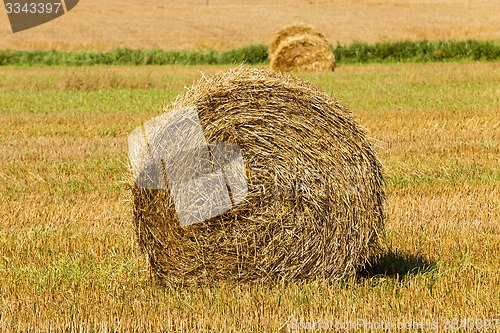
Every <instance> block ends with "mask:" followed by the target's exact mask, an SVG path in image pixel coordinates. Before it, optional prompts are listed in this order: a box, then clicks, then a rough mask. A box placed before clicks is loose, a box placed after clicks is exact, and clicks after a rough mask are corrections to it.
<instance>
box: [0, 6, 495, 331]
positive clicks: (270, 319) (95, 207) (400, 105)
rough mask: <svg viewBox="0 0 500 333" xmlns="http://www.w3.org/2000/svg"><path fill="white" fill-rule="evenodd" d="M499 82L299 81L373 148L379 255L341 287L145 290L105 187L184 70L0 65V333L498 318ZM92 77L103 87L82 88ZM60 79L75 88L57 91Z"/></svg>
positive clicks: (460, 78)
mask: <svg viewBox="0 0 500 333" xmlns="http://www.w3.org/2000/svg"><path fill="white" fill-rule="evenodd" d="M75 10H76V9H75ZM122 70H123V72H122ZM202 70H203V71H205V72H207V71H208V72H210V71H219V70H220V69H217V68H216V69H214V68H211V67H210V68H203V69H202ZM499 71H500V67H499V65H498V64H487V63H482V64H439V65H436V64H430V65H392V66H377V65H373V66H348V67H347V66H344V67H340V68H338V70H337V72H336V73H335V76H330V75H327V74H303V76H304V77H305V78H307V79H308V80H312V81H314V82H316V83H318V84H319V85H320V86H322V87H323V88H324V89H325V90H327V91H328V92H331V93H333V94H334V95H335V96H336V98H338V99H340V100H341V101H342V103H343V104H344V105H347V106H349V107H350V109H351V110H353V112H354V115H355V117H356V118H357V119H358V120H359V121H360V122H361V123H363V124H365V125H366V126H367V127H368V129H369V131H370V135H371V136H372V137H373V138H375V139H376V140H377V142H378V148H377V151H378V152H379V155H380V159H381V160H382V163H383V164H384V165H385V167H386V173H387V181H388V185H387V191H388V199H387V218H388V219H387V224H386V231H387V239H386V241H385V243H384V244H385V245H384V252H383V256H382V257H380V258H379V260H378V262H377V264H376V265H374V267H373V268H372V269H370V270H369V271H367V272H364V273H363V274H359V275H358V276H356V277H353V278H350V279H346V280H341V281H323V280H317V281H312V282H307V283H288V284H279V283H278V284H267V285H261V284H233V283H226V282H219V283H214V284H212V285H209V286H193V287H187V288H160V287H157V286H155V285H154V284H152V283H151V282H150V274H149V271H148V266H147V263H146V262H145V259H144V257H143V256H142V255H141V254H140V253H139V251H138V250H137V246H136V245H135V242H134V234H133V228H132V220H131V219H132V217H131V211H132V207H131V205H130V203H127V202H126V201H125V194H126V190H125V187H124V184H123V183H120V181H121V180H123V177H124V174H125V173H126V162H127V156H126V151H127V147H126V137H127V135H128V133H129V132H130V131H131V130H132V129H133V128H135V127H136V126H138V125H139V124H140V123H141V122H143V121H145V120H147V119H149V118H151V117H152V116H154V115H156V114H158V113H159V112H160V108H159V107H158V106H159V105H161V104H162V103H164V102H165V103H167V102H169V101H171V100H172V99H173V98H174V97H175V96H176V95H177V94H178V93H179V92H181V91H182V89H183V86H184V85H190V83H192V82H193V80H195V78H196V77H198V73H197V71H196V70H193V69H192V68H189V69H185V68H180V69H179V68H177V69H176V68H175V67H170V68H163V67H162V68H142V67H135V68H120V69H119V70H116V69H111V70H110V72H108V69H107V68H91V69H71V68H68V69H54V68H51V69H14V68H9V69H5V68H0V74H1V75H0V90H1V94H2V98H1V99H0V119H1V123H2V127H1V128H0V154H1V155H2V156H1V158H0V183H1V184H2V185H1V187H0V199H1V200H0V226H1V228H0V313H1V315H0V330H7V331H27V330H28V328H31V329H32V331H35V332H36V331H39V332H42V331H48V330H49V328H50V327H52V328H55V327H57V328H59V329H61V330H62V329H63V328H66V330H67V331H70V330H71V328H74V330H75V331H76V330H81V329H85V328H87V329H88V330H89V331H91V330H92V329H94V330H95V331H102V332H106V331H108V332H110V331H124V330H127V331H136V332H143V331H145V330H146V329H148V328H149V329H150V330H151V329H153V328H154V329H156V330H161V328H163V330H164V331H166V330H168V329H170V330H171V331H174V330H175V331H183V332H192V331H217V332H221V331H222V332H248V331H261V332H276V331H279V330H280V328H281V329H282V330H283V331H287V330H289V329H290V328H291V326H290V322H289V321H290V319H292V318H296V319H298V320H301V319H302V320H306V321H315V320H321V319H330V320H334V321H339V322H345V321H355V320H356V319H357V318H364V319H366V320H372V321H377V320H378V321H381V320H385V321H391V322H394V323H395V322H397V321H401V322H403V321H410V320H413V321H415V322H421V321H424V320H428V321H430V320H433V321H434V320H440V322H439V323H440V326H439V330H438V331H441V332H442V331H445V326H444V325H445V324H446V320H447V319H448V320H451V319H464V318H477V319H483V318H484V319H488V318H490V319H495V318H497V319H498V317H499V312H498V309H499V308H500V303H499V299H500V290H499V289H498V285H499V284H500V280H499V275H498V271H499V270H500V259H499V258H500V225H499V221H500V206H499V200H498V198H499V196H500V193H499V187H498V184H499V180H500V169H499V165H498V156H499V155H500V147H499V144H498V142H500V138H499V136H500V134H499V122H498V108H497V106H498V105H499V104H500V101H499V93H498V84H497V80H498V77H499V76H500V72H499ZM169 72H172V73H173V75H171V74H170V73H169ZM106 73H108V74H107V75H109V76H111V75H114V76H116V79H117V80H116V81H114V82H115V83H113V81H112V80H109V81H106V82H108V83H103V82H100V81H99V80H98V77H99V76H100V75H105V74H106ZM111 73H113V74H111ZM73 74H76V75H79V79H81V81H83V82H85V84H84V87H85V89H81V90H78V89H74V88H68V89H69V90H67V89H66V88H64V85H62V86H61V85H60V84H59V83H57V81H58V80H59V79H61V80H65V79H64V78H67V79H66V80H70V79H69V78H68V77H69V76H71V75H73ZM26 77H29V78H30V79H27V78H26ZM132 81H133V82H134V83H133V84H132V83H131V82H132ZM116 82H118V83H116ZM11 83H12V84H13V86H12V87H15V88H10V87H11ZM147 84H150V86H149V88H148V89H145V88H141V87H144V86H146V85H147ZM93 85H95V86H96V87H98V89H92V86H93ZM360 91H362V92H363V93H362V94H361V93H360ZM496 330H497V331H498V326H497V329H496ZM490 331H491V332H494V331H495V330H493V329H492V330H490Z"/></svg>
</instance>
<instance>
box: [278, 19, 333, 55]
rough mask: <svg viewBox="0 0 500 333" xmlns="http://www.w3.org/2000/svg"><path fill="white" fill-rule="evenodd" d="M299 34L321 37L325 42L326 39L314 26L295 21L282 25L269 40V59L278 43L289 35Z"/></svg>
mask: <svg viewBox="0 0 500 333" xmlns="http://www.w3.org/2000/svg"><path fill="white" fill-rule="evenodd" d="M300 35H310V36H317V37H318V38H321V39H323V40H324V41H325V42H326V43H327V44H328V41H327V40H326V37H325V36H324V35H323V34H322V33H321V32H319V31H318V30H316V28H314V27H312V26H310V25H307V24H304V23H295V24H291V25H287V26H285V27H283V28H282V29H281V30H280V31H278V33H277V34H276V36H275V37H274V39H273V41H272V42H271V45H270V46H269V60H271V59H272V55H273V54H274V53H275V52H276V50H277V49H278V47H279V45H280V44H281V43H282V42H283V41H284V40H286V39H288V38H290V37H295V36H300Z"/></svg>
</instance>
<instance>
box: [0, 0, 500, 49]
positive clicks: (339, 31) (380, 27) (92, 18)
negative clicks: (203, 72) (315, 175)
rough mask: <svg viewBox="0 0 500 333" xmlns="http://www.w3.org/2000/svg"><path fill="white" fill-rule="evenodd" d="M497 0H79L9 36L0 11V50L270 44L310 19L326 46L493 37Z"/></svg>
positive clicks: (495, 35)
mask: <svg viewBox="0 0 500 333" xmlns="http://www.w3.org/2000/svg"><path fill="white" fill-rule="evenodd" d="M499 21H500V12H499V11H498V1H495V0H487V1H457V0H444V1H414V0H406V1H397V0H383V1H374V0H361V1H355V0H347V1H341V2H338V1H337V2H332V1H324V0H311V1H301V0H293V1H263V0H258V1H254V2H252V4H249V3H248V2H247V1H243V0H236V1H227V0H224V1H222V0H220V1H217V0H211V1H210V2H209V5H208V6H205V4H204V2H203V1H198V0H197V1H194V0H190V1H184V2H183V3H182V4H181V3H179V2H174V1H162V2H161V3H154V2H137V1H133V0H122V1H118V0H109V1H98V0H86V1H80V3H79V4H78V6H77V7H75V8H74V9H73V10H72V11H71V12H70V13H69V14H67V15H64V16H63V17H60V18H58V19H57V20H56V21H52V22H51V23H48V24H45V25H42V26H39V27H36V28H34V29H31V30H28V31H24V32H21V33H17V34H12V33H11V30H10V27H9V25H8V21H7V16H6V14H5V11H4V10H3V8H2V10H0V49H6V48H9V49H58V50H62V49H65V50H67V49H71V50H74V49H92V50H107V49H113V48H117V47H129V48H138V49H152V48H162V49H182V50H186V49H217V50H227V49H233V48H236V47H241V46H245V45H249V44H255V43H258V44H266V45H267V44H269V43H270V42H271V40H272V38H273V37H274V34H275V33H276V31H278V30H279V29H280V28H281V27H283V26H285V25H289V24H292V23H294V22H305V23H308V24H313V25H314V26H315V27H316V28H317V29H318V30H319V31H321V32H323V33H324V34H325V36H326V38H327V39H328V40H329V41H330V42H331V43H333V44H336V43H337V42H339V43H341V44H350V43H352V42H353V41H362V42H367V43H374V42H380V41H398V40H422V39H429V40H437V39H460V40H463V39H469V38H473V39H497V40H498V39H500V30H499V29H498V22H499Z"/></svg>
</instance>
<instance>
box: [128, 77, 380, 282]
mask: <svg viewBox="0 0 500 333" xmlns="http://www.w3.org/2000/svg"><path fill="white" fill-rule="evenodd" d="M190 107H196V110H197V113H198V115H197V116H196V117H199V123H200V124H201V128H202V129H203V133H204V136H205V138H206V141H208V142H226V143H228V144H229V145H233V146H238V147H239V148H240V149H241V155H242V157H243V163H244V170H243V171H242V172H243V173H244V174H245V176H246V179H247V181H248V192H247V194H246V197H245V198H244V199H243V200H242V201H241V200H240V202H239V203H238V204H235V205H234V207H233V208H232V209H230V210H228V211H226V212H224V213H222V214H220V215H218V216H215V217H212V218H209V219H207V220H203V221H199V222H196V223H193V224H190V225H187V226H181V223H180V217H179V214H178V212H176V205H175V203H174V198H173V196H172V194H171V192H170V191H169V189H168V188H166V189H148V188H144V187H141V186H137V179H134V180H133V182H132V184H131V192H132V201H133V219H134V225H135V230H136V234H137V238H138V243H139V244H140V246H141V248H142V249H143V251H144V252H145V253H146V254H147V255H148V258H149V262H150V265H151V267H152V271H153V272H154V273H155V275H156V276H157V277H158V278H159V279H160V280H161V281H163V282H167V283H181V284H183V283H193V282H207V281H213V280H220V279H225V280H235V281H251V280H259V281H269V280H276V279H287V280H290V279H310V278H339V277H343V276H346V275H349V274H353V273H354V272H355V271H356V270H357V269H359V268H361V267H363V266H364V265H365V264H366V263H367V260H368V259H369V257H371V256H372V255H373V254H375V253H377V251H378V249H379V246H378V241H379V236H380V235H381V233H382V232H383V229H384V224H383V219H384V213H383V201H384V192H383V178H382V173H381V166H380V163H379V161H378V159H377V157H376V155H375V153H374V151H373V150H372V147H371V145H370V143H369V142H368V141H367V139H366V136H365V134H364V132H363V130H362V129H361V128H360V126H359V125H358V124H357V123H356V122H355V120H354V119H353V117H352V115H351V113H350V112H349V111H348V110H347V109H346V108H344V107H343V106H342V105H341V104H340V103H339V102H338V101H335V100H333V99H332V98H331V97H330V96H328V95H327V94H325V93H323V92H321V91H320V90H318V89H317V88H316V87H314V86H313V85H311V84H309V83H308V82H305V81H302V80H299V79H296V78H294V77H291V76H283V75H282V74H280V73H276V72H273V71H270V70H266V69H253V68H247V67H239V68H237V69H233V70H229V71H227V72H223V73H219V74H216V75H214V76H212V77H208V78H206V77H203V78H202V79H200V81H199V82H198V83H197V84H195V85H194V86H193V87H192V88H190V89H189V90H188V91H187V92H186V94H185V95H184V96H183V97H180V98H179V99H177V100H176V101H175V102H174V103H173V104H172V105H170V106H169V107H168V108H167V109H166V112H167V113H165V114H166V115H169V114H170V113H171V112H177V111H176V110H182V109H186V108H190ZM160 123H161V122H160ZM186 124H191V123H186ZM160 125H161V124H160ZM184 125H185V124H184ZM184 125H183V126H184ZM176 129H179V130H180V131H181V132H182V126H181V127H176ZM162 130H164V129H162V128H161V126H160V127H159V129H157V130H156V132H154V133H153V136H155V135H160V136H161V135H163V134H161V131H162ZM150 139H151V142H154V141H155V140H156V139H155V138H154V137H153V138H150ZM211 149H212V148H211ZM212 153H213V151H212ZM197 156H198V155H197ZM175 159H176V160H178V159H182V156H180V157H179V158H178V157H176V158H175ZM145 164H147V163H145ZM150 167H151V165H144V166H143V169H144V170H146V169H148V168H150ZM181 169H182V170H181V171H185V170H187V168H181ZM163 170H164V172H165V167H163ZM176 177H177V176H176ZM199 179H201V178H199ZM167 181H168V186H169V187H172V184H173V183H174V182H173V181H172V182H171V179H167ZM231 190H233V189H231ZM233 192H234V191H233ZM172 193H173V192H172ZM181 194H185V193H181ZM233 195H234V193H233ZM201 196H202V195H201V194H200V199H204V198H201ZM202 201H203V200H202Z"/></svg>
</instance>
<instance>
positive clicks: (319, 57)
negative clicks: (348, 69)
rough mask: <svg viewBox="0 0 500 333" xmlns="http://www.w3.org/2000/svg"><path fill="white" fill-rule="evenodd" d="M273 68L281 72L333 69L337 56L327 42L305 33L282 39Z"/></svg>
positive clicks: (274, 58) (273, 60)
mask: <svg viewBox="0 0 500 333" xmlns="http://www.w3.org/2000/svg"><path fill="white" fill-rule="evenodd" d="M271 68H272V69H274V70H277V71H281V72H295V71H300V72H324V71H333V70H334V68H335V57H334V55H333V52H332V50H331V49H330V46H329V45H328V43H327V42H325V41H324V40H323V39H321V38H319V37H317V36H311V35H307V34H305V35H300V36H294V37H290V38H288V39H285V40H284V41H282V42H281V44H280V45H279V46H278V49H277V50H276V52H274V54H273V57H272V59H271Z"/></svg>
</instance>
